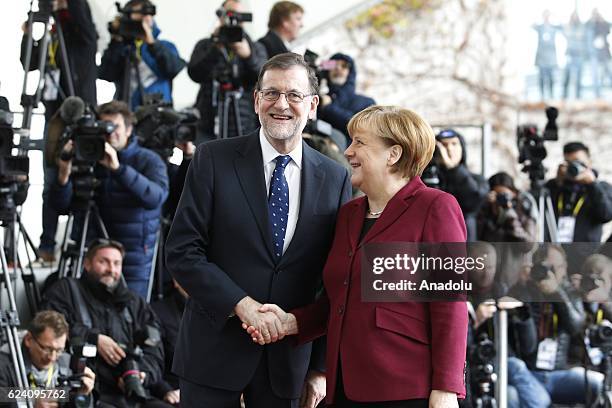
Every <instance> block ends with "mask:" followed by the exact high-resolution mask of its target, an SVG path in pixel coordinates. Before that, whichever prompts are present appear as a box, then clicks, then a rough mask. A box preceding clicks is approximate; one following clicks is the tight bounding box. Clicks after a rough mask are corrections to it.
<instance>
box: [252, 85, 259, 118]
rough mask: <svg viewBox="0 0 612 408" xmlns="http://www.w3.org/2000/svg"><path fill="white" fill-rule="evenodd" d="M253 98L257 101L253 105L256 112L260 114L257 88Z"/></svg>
mask: <svg viewBox="0 0 612 408" xmlns="http://www.w3.org/2000/svg"><path fill="white" fill-rule="evenodd" d="M253 100H254V101H255V104H254V105H253V109H255V113H256V114H258V115H259V112H258V111H259V108H258V106H259V91H258V90H257V89H255V90H254V91H253Z"/></svg>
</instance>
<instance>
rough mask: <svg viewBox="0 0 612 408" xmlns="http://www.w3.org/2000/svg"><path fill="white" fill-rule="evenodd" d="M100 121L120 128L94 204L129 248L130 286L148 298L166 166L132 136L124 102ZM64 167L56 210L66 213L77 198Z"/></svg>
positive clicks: (108, 148)
mask: <svg viewBox="0 0 612 408" xmlns="http://www.w3.org/2000/svg"><path fill="white" fill-rule="evenodd" d="M98 115H99V117H100V119H101V120H106V121H110V122H112V123H113V124H114V125H115V126H116V128H115V130H114V131H113V132H112V133H111V134H110V135H108V137H107V140H106V143H105V144H104V157H103V159H102V160H100V161H99V163H98V165H96V168H95V175H96V178H97V179H98V180H100V183H99V185H98V186H97V188H96V190H95V191H96V195H95V198H94V199H95V202H96V204H97V206H98V209H99V212H100V216H101V218H102V221H103V222H104V224H105V226H106V228H107V230H108V233H109V235H110V236H112V237H114V238H115V239H117V240H119V241H121V242H122V243H124V245H125V247H126V252H127V259H126V263H125V278H126V281H127V284H128V286H129V287H130V289H131V290H133V291H134V292H136V293H137V294H139V295H141V296H142V297H145V298H146V295H147V286H148V282H149V274H150V270H151V263H152V260H153V253H154V248H155V242H156V238H157V231H158V230H159V225H160V220H159V219H160V215H161V208H162V205H163V203H164V201H165V200H166V197H167V195H168V175H167V173H166V166H165V165H164V163H163V161H162V160H161V158H160V157H159V156H158V155H157V154H156V153H154V152H152V151H150V150H148V149H145V148H143V147H141V146H139V145H138V143H137V140H136V137H135V136H134V135H132V114H131V112H130V111H129V109H128V107H127V105H126V104H125V103H124V102H120V101H112V102H109V103H106V104H104V105H101V106H100V107H99V108H98ZM76 137H77V140H78V135H77V136H76ZM77 143H78V141H77ZM72 151H73V142H72V141H69V142H68V143H67V144H66V145H65V146H64V148H63V155H68V156H70V154H71V153H72ZM58 167H59V174H58V178H57V182H56V183H55V184H54V185H53V186H52V189H51V200H52V201H53V204H54V206H55V207H56V208H58V209H62V210H64V211H66V210H68V209H69V208H70V203H71V200H72V198H73V195H74V192H73V182H72V179H71V173H72V161H71V160H63V159H60V160H58Z"/></svg>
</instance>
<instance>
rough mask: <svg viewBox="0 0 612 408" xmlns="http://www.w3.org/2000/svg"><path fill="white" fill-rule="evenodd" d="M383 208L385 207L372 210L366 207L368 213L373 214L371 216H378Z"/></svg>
mask: <svg viewBox="0 0 612 408" xmlns="http://www.w3.org/2000/svg"><path fill="white" fill-rule="evenodd" d="M384 210H385V209H384V208H383V209H382V210H380V211H372V210H370V209H369V208H368V214H370V215H371V216H373V217H378V216H379V215H380V214H382V212H383V211H384Z"/></svg>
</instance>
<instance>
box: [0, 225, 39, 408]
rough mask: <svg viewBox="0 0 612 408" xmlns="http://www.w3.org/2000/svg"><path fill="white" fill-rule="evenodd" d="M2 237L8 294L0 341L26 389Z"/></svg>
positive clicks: (0, 257) (0, 260)
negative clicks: (6, 349) (9, 355)
mask: <svg viewBox="0 0 612 408" xmlns="http://www.w3.org/2000/svg"><path fill="white" fill-rule="evenodd" d="M3 241H4V236H3V234H0V269H1V270H0V272H1V273H2V278H3V282H1V283H0V286H1V285H2V283H3V284H4V287H5V288H6V292H7V294H8V303H9V307H8V309H6V310H5V309H1V310H0V329H1V334H2V340H3V341H6V343H8V347H9V351H10V354H11V360H12V362H13V368H14V370H15V378H17V384H16V385H17V386H18V387H26V386H27V385H28V378H27V372H26V368H25V363H24V360H23V353H22V350H21V342H20V341H19V336H18V334H17V327H19V324H20V322H19V314H18V313H17V303H16V302H15V295H14V292H13V287H12V286H11V278H10V276H9V274H10V272H9V268H8V265H7V263H6V257H5V255H4V250H3V249H2V248H3V247H4V242H3ZM26 404H27V406H28V407H29V408H32V407H33V406H34V404H33V402H32V401H31V400H27V401H26Z"/></svg>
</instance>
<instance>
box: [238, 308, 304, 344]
mask: <svg viewBox="0 0 612 408" xmlns="http://www.w3.org/2000/svg"><path fill="white" fill-rule="evenodd" d="M259 312H260V313H270V312H271V313H274V314H275V315H276V317H278V319H279V320H280V322H281V323H282V327H283V329H282V331H283V332H284V336H289V335H293V334H297V333H298V326H297V319H296V318H295V316H294V315H293V314H292V313H286V312H285V311H284V310H283V309H281V308H280V307H279V306H278V305H273V304H268V303H266V304H265V305H263V306H262V307H260V308H259ZM242 328H243V329H245V330H246V331H247V333H249V334H250V335H251V338H252V339H253V341H254V342H256V343H258V344H259V345H262V346H263V345H264V344H268V343H271V342H269V341H268V342H267V341H266V340H265V338H264V337H263V335H262V334H261V333H260V332H259V331H258V330H257V328H255V327H253V326H249V325H247V324H245V323H242ZM284 336H283V337H284ZM283 337H281V338H279V340H282V339H283Z"/></svg>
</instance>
